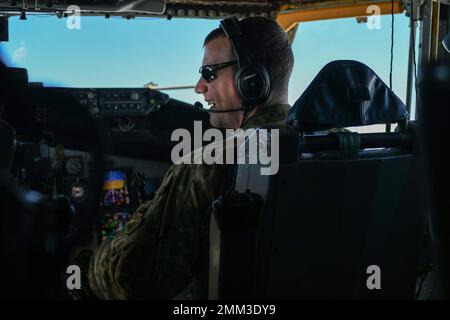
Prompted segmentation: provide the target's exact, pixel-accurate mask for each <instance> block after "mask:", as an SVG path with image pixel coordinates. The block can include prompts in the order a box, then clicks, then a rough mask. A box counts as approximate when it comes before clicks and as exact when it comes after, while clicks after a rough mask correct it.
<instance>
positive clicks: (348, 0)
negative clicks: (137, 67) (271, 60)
mask: <svg viewBox="0 0 450 320" xmlns="http://www.w3.org/2000/svg"><path fill="white" fill-rule="evenodd" d="M146 1H152V0H37V1H25V2H24V1H22V0H0V15H17V14H20V12H21V11H22V10H23V9H24V7H23V4H24V3H25V4H26V5H27V7H26V8H25V11H27V12H34V13H55V14H57V15H58V16H60V17H61V16H64V14H66V15H67V14H71V13H72V12H69V11H66V10H67V8H68V7H69V6H71V5H78V6H79V7H80V9H81V14H82V15H105V14H107V15H117V16H123V17H127V18H133V17H136V16H159V17H167V18H169V19H170V18H174V17H176V18H206V19H221V18H224V17H227V16H238V17H247V16H265V17H271V18H273V19H276V18H279V15H280V14H290V13H292V12H302V11H305V12H306V11H309V12H311V11H312V10H313V11H314V13H315V12H316V10H322V11H323V10H336V9H338V10H347V12H348V13H347V15H344V16H349V15H350V16H352V15H353V16H358V14H356V13H354V12H359V11H355V10H353V11H349V10H348V9H349V8H354V7H355V6H356V7H357V6H360V7H361V6H365V7H368V6H369V5H371V4H384V5H385V6H387V5H388V4H389V6H390V3H391V0H364V1H358V0H277V1H272V0H244V1H242V0H228V1H216V0H166V4H165V8H164V7H163V10H162V11H161V12H162V13H144V12H127V11H124V10H118V8H119V7H120V5H121V4H123V3H124V2H126V3H141V4H142V3H145V2H146ZM161 1H162V0H161ZM394 2H395V4H396V12H399V11H401V10H403V9H402V3H401V2H402V1H401V0H394ZM36 6H37V7H36ZM122 7H123V6H122ZM389 8H390V7H389ZM363 15H364V14H363ZM328 16H329V15H327V14H325V15H317V19H316V18H315V17H316V15H315V14H314V15H313V17H312V18H311V17H310V15H309V14H308V17H309V18H308V19H307V21H311V19H312V20H321V19H327V17H328ZM334 16H335V15H331V16H330V17H332V18H333V17H334ZM278 20H280V19H278ZM291 20H292V19H290V22H289V23H290V25H292V23H291ZM300 21H301V19H300V20H299V21H297V22H300ZM285 27H286V26H285Z"/></svg>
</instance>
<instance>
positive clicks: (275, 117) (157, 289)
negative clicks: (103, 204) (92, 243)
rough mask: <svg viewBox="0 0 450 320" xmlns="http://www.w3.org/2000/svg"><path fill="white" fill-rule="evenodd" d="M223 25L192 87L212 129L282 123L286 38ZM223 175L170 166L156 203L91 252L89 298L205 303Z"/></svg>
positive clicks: (259, 21)
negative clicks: (213, 213)
mask: <svg viewBox="0 0 450 320" xmlns="http://www.w3.org/2000/svg"><path fill="white" fill-rule="evenodd" d="M227 22H228V23H235V25H234V27H232V26H229V28H231V29H227V28H226V25H224V24H222V27H220V28H217V29H215V30H213V31H212V32H211V33H210V34H209V35H208V36H207V37H206V39H205V41H204V57H203V66H202V67H201V68H200V73H201V77H200V79H199V81H198V83H197V85H196V87H195V91H196V92H197V93H198V94H202V95H203V96H204V100H205V101H206V102H207V103H208V105H210V107H211V108H210V111H211V118H210V121H211V124H212V125H213V126H215V127H218V128H232V129H236V128H243V129H246V128H254V127H258V126H261V125H266V124H282V123H284V119H285V117H286V116H287V113H288V111H289V109H290V106H289V105H288V83H289V78H290V75H291V72H292V68H293V63H294V57H293V53H292V49H291V46H290V44H289V41H288V38H287V35H286V33H285V32H284V30H283V29H282V28H281V27H280V25H279V24H278V23H277V22H276V21H274V20H271V19H267V18H261V17H253V18H245V19H243V20H240V21H238V20H237V19H236V20H233V21H231V20H230V19H229V20H227ZM234 33H236V34H234ZM239 33H240V34H239ZM236 47H237V48H236ZM243 69H245V70H243ZM237 75H238V76H237ZM254 77H256V79H257V82H252V81H253V80H255V79H253V78H254ZM255 87H256V89H255ZM254 90H256V94H255V91H254ZM224 169H225V166H224V165H221V164H212V165H207V164H175V165H173V166H172V167H171V168H170V169H169V170H168V172H167V173H166V175H165V177H164V180H163V182H162V184H161V186H160V188H159V190H158V192H157V194H156V196H155V198H154V199H153V200H151V201H149V202H146V203H144V204H142V205H141V206H140V207H139V208H138V209H137V211H136V212H135V213H134V215H133V218H132V219H131V220H130V221H129V223H128V224H127V225H126V227H125V229H124V230H123V231H122V232H120V233H119V234H118V235H117V236H116V237H115V238H114V239H113V240H105V241H103V242H102V244H101V245H100V246H99V247H98V248H97V249H96V250H95V252H94V253H93V255H92V257H91V261H90V266H89V273H88V280H89V287H90V292H91V293H92V294H94V295H95V296H96V297H97V298H101V299H145V298H162V299H172V298H207V293H208V292H207V288H208V261H209V258H208V255H209V219H210V207H211V203H212V201H213V200H214V199H215V198H216V197H217V196H218V195H219V194H220V193H221V192H222V191H223V189H224V172H225V170H224Z"/></svg>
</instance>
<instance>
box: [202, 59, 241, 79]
mask: <svg viewBox="0 0 450 320" xmlns="http://www.w3.org/2000/svg"><path fill="white" fill-rule="evenodd" d="M236 63H237V60H233V61H228V62H223V63H217V64H205V65H204V66H201V67H200V69H199V70H198V72H199V73H200V74H201V75H202V78H203V79H205V80H206V82H211V81H213V80H214V79H215V78H216V71H217V70H220V69H223V68H226V67H229V66H232V65H234V64H236Z"/></svg>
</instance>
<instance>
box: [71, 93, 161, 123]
mask: <svg viewBox="0 0 450 320" xmlns="http://www.w3.org/2000/svg"><path fill="white" fill-rule="evenodd" d="M63 90H64V91H66V92H68V93H70V94H71V95H72V96H73V97H74V98H75V99H77V100H78V102H79V103H80V105H82V106H86V107H87V108H88V110H89V112H90V113H91V114H92V115H93V116H94V117H103V116H114V117H124V116H145V115H148V114H149V113H151V112H152V111H155V110H157V109H159V108H161V106H163V105H165V104H166V103H167V102H168V101H169V96H168V95H167V94H164V93H162V92H159V91H156V90H151V89H146V88H142V89H141V88H138V89H136V88H133V89H127V88H117V89H115V88H105V89H83V88H80V89H63Z"/></svg>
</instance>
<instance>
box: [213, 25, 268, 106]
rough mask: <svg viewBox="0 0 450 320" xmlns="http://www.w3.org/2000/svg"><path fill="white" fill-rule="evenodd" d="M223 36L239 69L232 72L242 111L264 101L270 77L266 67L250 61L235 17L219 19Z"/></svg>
mask: <svg viewBox="0 0 450 320" xmlns="http://www.w3.org/2000/svg"><path fill="white" fill-rule="evenodd" d="M220 27H221V28H222V30H223V32H224V33H225V36H226V37H227V38H228V39H230V41H231V44H232V46H233V49H234V53H235V54H236V57H237V61H238V67H239V70H238V71H237V72H236V73H235V74H234V85H235V87H236V89H237V92H238V95H239V97H240V98H241V99H242V104H243V109H244V113H248V112H250V111H251V109H252V107H253V106H255V105H258V104H262V103H264V102H266V100H267V99H268V97H269V92H270V79H269V74H268V73H267V70H266V68H265V67H264V66H263V65H261V64H255V63H253V62H252V59H251V58H250V55H249V53H248V51H247V48H246V47H245V45H244V43H243V41H242V33H241V29H240V28H239V20H238V19H237V18H236V17H231V18H226V19H224V20H222V21H220Z"/></svg>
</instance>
